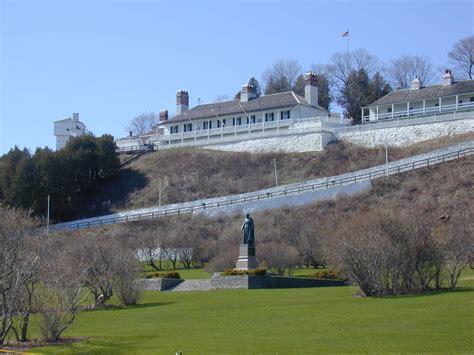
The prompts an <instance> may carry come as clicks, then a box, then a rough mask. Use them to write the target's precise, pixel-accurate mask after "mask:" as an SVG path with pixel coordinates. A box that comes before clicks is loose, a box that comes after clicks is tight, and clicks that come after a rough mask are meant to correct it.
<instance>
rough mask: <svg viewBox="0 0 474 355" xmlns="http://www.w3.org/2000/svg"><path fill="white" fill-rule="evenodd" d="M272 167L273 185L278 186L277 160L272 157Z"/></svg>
mask: <svg viewBox="0 0 474 355" xmlns="http://www.w3.org/2000/svg"><path fill="white" fill-rule="evenodd" d="M273 167H274V168H275V187H278V174H277V161H276V158H273Z"/></svg>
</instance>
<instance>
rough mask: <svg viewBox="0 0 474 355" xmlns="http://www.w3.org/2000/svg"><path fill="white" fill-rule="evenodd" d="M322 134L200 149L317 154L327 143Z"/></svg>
mask: <svg viewBox="0 0 474 355" xmlns="http://www.w3.org/2000/svg"><path fill="white" fill-rule="evenodd" d="M323 134H326V133H323V132H317V133H306V134H303V133H301V134H292V135H288V136H278V137H269V138H259V139H249V140H245V141H241V142H235V143H220V144H213V145H206V146H203V147H201V148H204V149H213V150H223V151H230V152H250V153H269V152H277V151H280V152H285V153H298V152H318V151H321V150H323V147H324V146H323V142H327V137H324V139H323Z"/></svg>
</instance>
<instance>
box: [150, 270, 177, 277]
mask: <svg viewBox="0 0 474 355" xmlns="http://www.w3.org/2000/svg"><path fill="white" fill-rule="evenodd" d="M146 278H147V279H154V278H160V279H180V278H181V275H180V274H179V272H176V271H168V272H152V273H150V274H148V275H147V277H146Z"/></svg>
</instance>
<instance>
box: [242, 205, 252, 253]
mask: <svg viewBox="0 0 474 355" xmlns="http://www.w3.org/2000/svg"><path fill="white" fill-rule="evenodd" d="M241 229H242V230H243V231H244V244H248V245H254V243H255V229H254V225H253V219H252V217H250V214H248V213H247V214H246V215H245V219H244V223H243V224H242V228H241Z"/></svg>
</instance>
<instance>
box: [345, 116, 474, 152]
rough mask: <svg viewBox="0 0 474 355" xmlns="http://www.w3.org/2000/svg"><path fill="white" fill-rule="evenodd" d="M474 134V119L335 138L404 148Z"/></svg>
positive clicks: (374, 130) (369, 131)
mask: <svg viewBox="0 0 474 355" xmlns="http://www.w3.org/2000/svg"><path fill="white" fill-rule="evenodd" d="M469 132H474V119H472V118H468V119H463V120H457V121H446V122H435V123H423V124H416V125H412V126H400V127H390V128H378V127H374V129H370V130H362V131H352V132H340V133H338V134H337V138H338V139H339V140H341V141H344V142H349V143H352V144H355V145H358V146H362V147H367V148H374V147H377V146H385V145H387V146H389V147H404V146H407V145H410V144H414V143H418V142H422V141H426V140H429V139H435V138H439V137H443V136H449V135H454V134H462V133H469Z"/></svg>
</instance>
